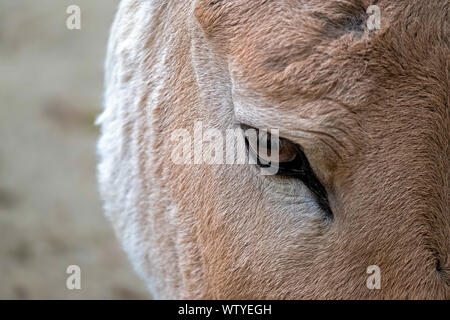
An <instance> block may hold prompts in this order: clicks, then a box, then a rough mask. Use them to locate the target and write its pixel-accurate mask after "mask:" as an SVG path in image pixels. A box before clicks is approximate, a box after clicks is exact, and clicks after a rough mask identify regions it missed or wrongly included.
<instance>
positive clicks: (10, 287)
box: [0, 0, 148, 299]
mask: <svg viewBox="0 0 450 320" xmlns="http://www.w3.org/2000/svg"><path fill="white" fill-rule="evenodd" d="M118 2H119V1H118V0H78V1H61V0H39V1H36V0H2V1H0V298H3V299H15V298H26V299H49V298H57V299H94V298H95V299H121V298H124V299H129V298H148V295H147V293H146V290H145V287H144V285H143V283H142V281H141V280H140V279H138V278H137V276H136V275H135V274H134V272H133V270H132V268H131V266H130V264H129V262H128V261H127V259H126V256H125V254H124V253H123V252H122V251H121V249H120V247H119V245H118V243H117V241H116V239H115V237H114V235H113V232H112V229H111V227H110V225H109V224H108V222H107V221H106V219H105V218H104V217H103V214H102V210H101V203H100V201H99V197H98V193H97V185H96V179H95V165H96V164H95V162H96V156H95V143H96V139H97V135H98V132H97V128H95V127H94V126H93V122H94V119H95V117H96V115H97V114H98V113H99V111H100V108H101V95H102V86H103V83H102V77H103V60H104V54H105V48H106V41H107V36H108V31H109V26H110V24H111V22H112V19H113V16H114V12H115V10H116V7H117V5H118ZM69 4H78V5H79V6H80V7H81V10H82V16H81V18H82V30H79V31H78V30H74V31H71V30H68V29H67V28H66V18H67V14H66V8H67V6H68V5H69ZM72 264H76V265H79V266H80V267H81V270H82V284H81V285H82V290H80V291H69V290H67V289H66V277H67V275H66V273H65V271H66V268H67V266H68V265H72Z"/></svg>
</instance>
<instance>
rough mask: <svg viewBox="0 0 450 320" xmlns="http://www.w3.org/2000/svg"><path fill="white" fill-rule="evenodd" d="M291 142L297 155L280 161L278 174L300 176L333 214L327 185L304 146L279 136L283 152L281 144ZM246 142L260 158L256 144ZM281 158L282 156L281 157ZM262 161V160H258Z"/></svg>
mask: <svg viewBox="0 0 450 320" xmlns="http://www.w3.org/2000/svg"><path fill="white" fill-rule="evenodd" d="M241 127H242V128H243V129H244V131H245V130H248V129H253V130H256V131H257V132H258V131H259V130H258V129H256V128H253V127H249V126H246V125H241ZM283 142H284V143H289V144H290V145H292V147H293V148H294V147H295V154H294V155H295V157H294V158H292V160H290V161H284V162H283V161H279V163H278V174H277V175H278V176H285V177H288V176H289V177H293V178H298V179H299V180H300V181H302V183H304V184H305V185H306V187H307V188H308V189H309V190H310V191H311V192H312V193H313V194H314V196H315V197H316V200H317V202H318V204H319V206H320V207H321V209H322V210H324V211H325V212H326V213H327V214H328V215H329V216H331V217H332V216H333V212H332V211H331V208H330V205H329V201H328V194H327V191H326V189H325V187H324V186H323V185H322V183H321V182H320V180H319V179H318V177H317V175H316V174H315V172H314V170H313V169H312V167H311V164H310V163H309V160H308V157H307V156H306V154H305V152H304V151H303V149H302V147H301V146H300V145H298V144H296V143H294V142H292V141H290V140H288V139H284V138H279V143H280V152H281V144H282V143H283ZM246 143H247V145H248V147H249V148H251V149H252V150H251V151H252V153H254V154H255V156H256V157H257V158H258V159H259V154H258V152H257V150H255V149H254V146H251V143H250V142H249V141H248V139H247V138H246ZM280 159H281V158H280ZM263 160H264V159H263ZM257 162H258V163H260V161H259V160H258V161H257Z"/></svg>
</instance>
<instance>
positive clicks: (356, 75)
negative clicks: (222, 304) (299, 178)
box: [99, 0, 450, 299]
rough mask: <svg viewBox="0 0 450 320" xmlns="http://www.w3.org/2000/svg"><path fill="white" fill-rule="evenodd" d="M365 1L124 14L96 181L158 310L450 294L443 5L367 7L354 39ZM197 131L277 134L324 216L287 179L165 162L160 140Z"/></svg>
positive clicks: (183, 6) (211, 5) (123, 10)
mask: <svg viewBox="0 0 450 320" xmlns="http://www.w3.org/2000/svg"><path fill="white" fill-rule="evenodd" d="M371 4H373V2H371V1H365V0H332V1H319V0H276V1H275V0H266V1H263V0H258V1H244V0H216V1H212V0H191V1H188V0H186V1H181V0H124V1H123V2H122V3H121V6H120V9H119V12H118V15H117V18H116V21H115V23H114V26H113V29H112V36H111V40H110V45H109V49H108V59H107V64H106V70H107V73H106V92H105V111H104V113H103V115H102V116H101V118H100V120H99V122H101V123H102V137H101V139H100V141H99V153H100V157H101V161H100V164H99V180H100V186H101V192H102V196H103V199H104V202H105V210H106V213H107V215H108V216H109V217H110V219H111V221H112V222H113V225H114V226H115V228H116V231H117V233H118V235H119V237H120V239H121V240H122V243H123V245H124V247H125V250H126V251H127V252H128V253H129V255H130V257H131V260H132V261H133V263H134V265H135V267H136V269H137V271H138V272H139V273H140V274H141V275H142V277H143V278H144V279H145V280H146V281H147V283H148V286H149V288H150V291H151V292H152V293H153V294H154V296H155V297H156V298H224V299H231V298H234V299H236V298H243V299H245V298H252V299H253V298H271V299H316V298H325V299H334V298H340V299H345V298H352V299H353V298H356V299H366V298H367V299H389V298H395V299H402V298H409V299H419V298H426V299H433V298H438V299H449V298H450V210H449V208H450V174H449V168H450V163H449V158H450V151H449V140H450V116H449V112H450V111H449V99H450V98H449V95H450V89H449V82H450V80H449V77H450V40H449V32H450V27H449V11H450V3H449V2H448V1H447V0H427V1H425V0H417V1H409V0H408V1H407V0H398V1H388V0H380V1H378V2H377V5H378V6H380V8H381V10H382V29H381V30H377V31H369V30H367V28H366V23H365V22H366V20H367V14H366V8H367V7H368V6H369V5H371ZM197 120H201V121H203V123H204V124H205V125H207V126H209V127H214V128H219V129H226V128H229V127H231V126H232V125H233V124H234V123H235V122H243V123H246V124H248V125H252V126H255V127H261V128H274V127H276V128H280V134H281V136H283V137H284V138H287V139H290V140H292V141H293V142H296V143H298V144H300V145H302V147H303V148H304V149H305V153H306V155H307V156H308V158H309V160H310V162H311V165H312V167H313V169H314V171H315V172H316V173H317V175H318V176H319V178H320V179H321V181H322V182H323V183H324V185H325V187H326V188H327V191H328V194H329V197H330V205H331V209H332V210H333V214H334V220H333V221H331V222H330V221H327V220H324V219H321V212H320V209H319V208H318V207H317V206H316V205H315V204H314V201H313V200H312V198H311V196H310V194H309V193H308V191H307V190H306V189H305V188H304V186H302V185H301V183H298V182H296V181H291V180H289V181H287V182H286V181H283V180H281V179H279V178H277V177H264V176H260V175H257V174H255V171H254V170H252V168H251V167H250V166H248V165H219V166H217V165H216V166H211V165H187V166H181V165H175V164H173V163H172V162H171V160H170V154H171V151H172V149H171V147H172V146H171V145H170V143H169V138H170V133H171V132H172V131H173V130H175V129H177V128H192V127H193V124H194V122H195V121H197ZM370 265H378V266H379V267H380V269H381V272H382V273H381V275H382V289H381V290H369V289H368V288H367V287H366V279H367V277H368V276H369V275H368V274H367V273H366V268H367V267H368V266H370Z"/></svg>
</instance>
